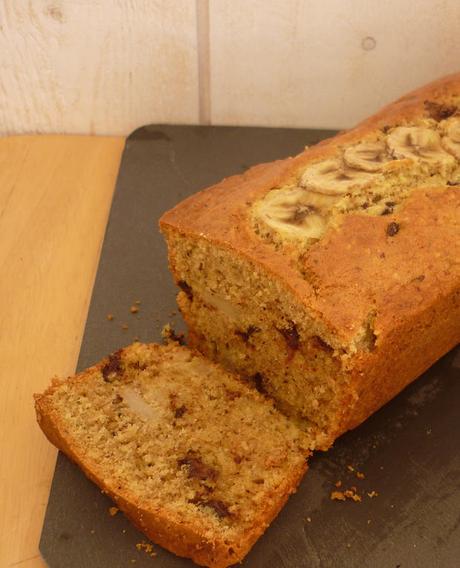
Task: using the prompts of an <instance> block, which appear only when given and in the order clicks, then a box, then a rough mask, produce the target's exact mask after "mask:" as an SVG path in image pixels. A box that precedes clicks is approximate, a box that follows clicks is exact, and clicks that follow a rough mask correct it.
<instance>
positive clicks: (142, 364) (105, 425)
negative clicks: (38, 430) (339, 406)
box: [36, 343, 310, 567]
mask: <svg viewBox="0 0 460 568" xmlns="http://www.w3.org/2000/svg"><path fill="white" fill-rule="evenodd" d="M36 410H37V417H38V421H39V424H40V425H41V427H42V429H43V430H44V432H45V434H46V435H47V436H48V438H49V439H50V441H51V442H53V443H54V444H55V445H56V446H57V447H58V448H60V449H61V450H63V451H64V452H65V453H67V455H69V457H71V458H72V459H73V460H75V461H76V462H77V463H78V464H79V465H80V466H81V467H82V469H83V470H84V471H85V472H86V474H87V475H88V476H89V477H90V478H91V479H92V480H93V481H95V482H96V483H97V484H98V485H99V486H100V487H101V488H102V489H103V491H104V492H107V494H108V495H109V496H111V497H112V499H114V501H115V504H116V508H119V509H121V510H122V511H124V512H125V513H126V514H127V516H128V517H130V518H131V519H132V520H133V521H134V523H135V524H136V525H137V526H138V527H139V528H140V529H141V530H142V531H143V532H144V533H145V534H146V535H147V536H148V537H149V538H150V539H151V540H153V541H154V542H157V543H158V544H160V545H162V546H164V547H166V548H168V549H169V550H171V551H173V552H175V553H176V554H179V555H182V556H189V557H191V558H192V559H193V560H194V561H195V562H197V563H198V564H202V565H205V566H215V567H224V566H228V565H231V564H234V563H235V562H238V561H240V560H241V559H242V558H243V557H244V555H245V554H246V553H247V551H248V550H249V549H250V547H251V546H252V544H253V543H254V542H255V540H257V538H258V537H259V536H260V535H261V534H262V533H263V532H264V530H265V528H266V527H267V526H268V524H269V523H270V521H271V520H272V519H273V517H274V516H275V515H276V514H277V513H278V511H279V510H280V508H281V507H282V505H283V504H284V502H285V501H286V499H287V497H288V496H289V494H290V493H292V492H293V491H294V490H295V488H296V486H297V484H298V483H299V481H300V479H301V477H302V475H303V473H304V471H305V469H306V458H307V456H308V454H309V451H308V447H309V445H310V443H309V441H308V440H307V438H306V436H305V434H304V433H303V432H302V431H301V430H299V429H298V428H297V427H296V426H295V425H294V424H292V423H291V422H290V421H289V420H288V419H287V418H285V417H284V416H283V415H282V414H280V413H279V412H278V411H277V410H276V409H275V408H274V405H273V404H272V403H271V402H270V401H267V400H265V398H264V397H263V396H262V395H260V394H259V393H258V392H257V391H256V390H254V389H252V388H250V387H249V386H247V385H246V384H245V383H244V382H242V381H240V380H239V379H238V378H237V377H234V376H231V375H229V374H228V373H226V372H224V371H223V370H222V369H220V368H219V367H217V366H215V365H214V364H212V363H210V362H208V361H206V360H205V359H204V358H203V357H201V356H200V355H197V354H195V353H193V352H191V351H189V350H188V349H186V348H184V347H180V346H178V345H177V344H170V345H168V346H158V345H153V344H150V345H146V344H141V343H135V344H133V345H132V346H129V347H127V348H125V349H121V350H119V351H117V352H115V353H113V354H112V355H110V356H109V357H108V358H106V359H104V360H103V361H102V362H101V363H100V364H98V365H96V366H94V367H91V368H90V369H88V370H86V371H84V372H83V373H80V374H78V375H76V376H75V377H71V378H69V379H67V380H58V379H56V380H55V381H54V382H53V385H52V386H51V387H50V388H49V389H48V390H47V391H46V392H45V393H44V394H42V395H36ZM116 508H115V507H114V508H113V510H115V509H116ZM111 511H112V509H111Z"/></svg>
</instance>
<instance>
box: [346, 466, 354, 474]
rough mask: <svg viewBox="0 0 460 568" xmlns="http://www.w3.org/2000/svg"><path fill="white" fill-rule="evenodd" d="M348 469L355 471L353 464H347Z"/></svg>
mask: <svg viewBox="0 0 460 568" xmlns="http://www.w3.org/2000/svg"><path fill="white" fill-rule="evenodd" d="M347 469H348V471H351V472H352V473H353V472H354V471H355V468H354V467H353V466H352V465H347Z"/></svg>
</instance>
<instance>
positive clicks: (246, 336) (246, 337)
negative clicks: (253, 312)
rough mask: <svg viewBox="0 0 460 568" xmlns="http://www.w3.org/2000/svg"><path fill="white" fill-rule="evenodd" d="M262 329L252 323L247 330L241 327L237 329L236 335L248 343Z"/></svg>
mask: <svg viewBox="0 0 460 568" xmlns="http://www.w3.org/2000/svg"><path fill="white" fill-rule="evenodd" d="M258 331H260V329H259V328H258V327H257V326H255V325H250V326H249V327H248V328H247V330H246V331H241V330H239V329H237V330H235V333H236V335H238V336H240V337H241V339H242V340H243V341H244V342H245V343H247V342H248V341H249V339H250V337H251V335H253V334H254V333H256V332H258Z"/></svg>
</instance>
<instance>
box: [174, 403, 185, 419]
mask: <svg viewBox="0 0 460 568" xmlns="http://www.w3.org/2000/svg"><path fill="white" fill-rule="evenodd" d="M186 412H187V407H186V406H185V404H183V405H182V406H179V408H176V409H175V410H174V418H182V416H184V414H185V413H186Z"/></svg>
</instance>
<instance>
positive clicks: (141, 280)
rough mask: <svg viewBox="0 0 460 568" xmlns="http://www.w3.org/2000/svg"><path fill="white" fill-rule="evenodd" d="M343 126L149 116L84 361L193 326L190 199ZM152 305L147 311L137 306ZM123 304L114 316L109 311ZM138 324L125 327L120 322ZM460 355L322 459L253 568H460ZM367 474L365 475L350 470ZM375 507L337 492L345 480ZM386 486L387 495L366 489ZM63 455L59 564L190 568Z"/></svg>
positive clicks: (121, 198)
mask: <svg viewBox="0 0 460 568" xmlns="http://www.w3.org/2000/svg"><path fill="white" fill-rule="evenodd" d="M330 134H332V132H330V131H313V130H295V129H265V128H230V127H199V126H162V125H150V126H146V127H143V128H140V129H138V130H136V131H135V132H134V133H133V134H132V135H131V136H130V137H129V138H128V140H127V143H126V148H125V151H124V154H123V159H122V163H121V168H120V173H119V176H118V181H117V186H116V191H115V195H114V199H113V204H112V210H111V214H110V219H109V223H108V226H107V231H106V235H105V240H104V244H103V249H102V254H101V260H100V264H99V270H98V273H97V277H96V282H95V286H94V291H93V297H92V301H91V306H90V310H89V315H88V321H87V324H86V329H85V334H84V339H83V344H82V348H81V353H80V358H79V363H78V368H79V369H83V368H85V367H87V366H88V365H90V364H92V363H94V362H96V361H97V360H98V359H100V358H101V357H102V356H104V355H105V354H107V353H109V352H111V351H113V350H115V349H117V348H118V347H120V346H122V345H126V344H128V343H130V342H131V341H132V340H133V339H134V337H138V338H140V340H141V341H159V340H160V330H161V328H162V326H163V325H164V324H165V323H166V322H172V323H173V325H174V326H175V328H176V330H179V331H180V330H182V329H183V324H182V322H181V320H180V318H179V316H177V315H174V314H172V312H173V311H175V294H176V289H175V287H174V285H173V284H172V281H171V277H170V275H169V273H168V269H167V258H166V249H165V245H164V243H163V240H162V237H161V236H160V235H159V232H158V229H157V220H158V218H159V217H160V215H161V213H162V212H163V211H165V210H166V209H168V208H170V207H171V206H173V205H174V204H175V203H177V202H178V201H179V200H181V199H182V198H184V197H185V196H187V195H189V194H191V193H193V192H195V191H197V190H198V189H200V188H203V187H205V186H207V185H210V184H212V183H214V182H216V181H218V180H220V179H221V178H223V177H225V176H228V175H230V174H234V173H239V172H242V171H243V170H245V169H246V168H248V167H249V166H250V165H252V164H255V163H259V162H263V161H269V160H273V159H276V158H279V157H285V156H287V155H292V154H295V153H297V152H299V151H300V150H301V149H302V148H303V146H305V145H306V144H312V143H314V142H316V141H318V140H319V139H321V138H324V137H326V136H328V135H330ZM135 300H140V301H141V305H140V311H139V313H138V314H136V315H133V314H131V313H130V312H129V307H130V306H131V305H132V304H133V302H134V301H135ZM108 313H112V314H113V315H114V316H115V318H114V320H113V321H108V320H107V317H106V316H107V314H108ZM123 323H127V324H128V329H127V330H126V329H125V330H123V329H122V327H121V325H122V324H123ZM459 375H460V351H459V349H458V348H457V350H456V351H455V350H454V351H452V352H451V353H449V354H448V355H446V356H445V357H444V358H443V359H442V360H440V361H439V362H438V363H437V364H436V365H434V367H432V369H430V370H429V371H428V372H427V373H425V375H424V376H423V377H421V378H420V379H419V380H418V381H416V382H415V383H413V384H412V385H411V386H409V387H408V388H407V389H406V390H405V391H404V392H403V393H401V394H400V395H399V396H398V397H397V398H396V399H394V400H393V401H392V402H390V403H389V404H388V405H386V406H385V407H384V408H383V409H381V410H380V411H379V412H377V413H376V414H375V415H374V416H372V417H371V418H370V419H369V420H367V422H366V423H365V424H363V425H362V426H360V427H359V428H357V429H356V430H354V431H352V432H349V433H347V434H346V435H344V436H343V437H342V438H340V439H339V440H338V441H337V442H336V444H335V446H334V448H333V449H332V450H330V451H329V452H327V453H317V454H315V455H314V456H313V458H312V459H311V462H310V470H309V472H308V473H307V475H306V476H305V478H304V480H303V482H302V484H301V486H300V489H299V491H298V493H297V494H296V495H294V496H292V497H291V499H290V500H289V503H288V504H287V506H286V507H285V509H284V510H283V511H282V512H281V514H280V515H279V516H278V518H277V519H276V520H275V521H274V523H273V524H272V526H271V527H270V528H269V529H268V530H267V532H266V533H265V535H264V536H263V537H262V538H261V539H260V540H259V542H258V543H257V544H256V545H255V546H254V548H253V550H252V551H251V552H250V554H249V555H248V556H247V558H246V560H245V561H244V563H243V565H244V566H245V567H246V566H247V567H252V568H319V567H321V568H333V567H334V568H344V567H356V568H358V567H359V568H363V567H372V568H398V567H399V568H425V567H426V568H435V567H441V568H450V567H454V566H459V565H460V433H459V429H460V419H459V403H460V381H459ZM349 465H351V466H353V467H354V468H355V469H356V470H359V471H361V472H364V474H365V478H364V479H358V478H357V477H356V475H355V473H354V472H352V471H349V469H348V466H349ZM338 480H341V481H342V484H343V486H342V487H350V486H356V488H357V490H358V492H359V494H361V495H362V502H360V503H355V502H352V501H346V502H339V501H331V499H330V493H331V491H333V490H334V489H335V486H334V484H335V483H336V482H337V481H338ZM372 491H376V492H377V493H378V496H376V497H374V498H370V497H369V496H368V495H367V494H368V493H371V492H372ZM110 506H111V502H110V501H109V499H107V497H105V496H104V495H103V494H102V493H101V492H100V491H99V489H98V488H97V487H96V486H94V485H93V484H92V483H91V482H89V481H88V480H87V479H86V478H85V477H84V475H83V474H82V473H81V472H80V471H79V470H78V468H77V467H76V466H75V465H74V464H72V463H71V462H69V461H68V460H67V458H65V457H64V456H63V455H62V454H60V455H59V457H58V461H57V465H56V471H55V475H54V480H53V484H52V488H51V494H50V499H49V504H48V509H47V512H46V518H45V523H44V527H43V533H42V537H41V542H40V550H41V552H42V555H43V557H44V558H45V560H46V561H47V563H48V565H49V566H50V567H51V568H107V567H110V568H121V567H129V566H136V567H138V568H147V567H151V568H154V567H155V568H179V567H182V568H186V567H191V566H193V564H192V563H191V562H190V561H189V560H185V559H181V558H178V557H176V556H174V555H173V554H170V553H169V552H167V551H165V550H163V549H161V548H160V547H158V546H155V550H156V552H157V556H156V557H155V558H151V557H150V556H149V555H148V554H146V553H145V552H144V551H142V550H141V551H138V550H137V549H136V546H135V545H136V543H140V542H142V541H143V540H144V539H145V537H144V536H143V535H142V534H141V533H139V532H138V531H137V530H136V529H135V528H134V527H133V526H132V525H131V524H130V523H129V522H128V521H127V520H126V518H125V517H124V516H123V515H122V514H121V513H119V514H117V515H116V516H114V517H111V516H110V515H109V513H108V509H109V507H110Z"/></svg>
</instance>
